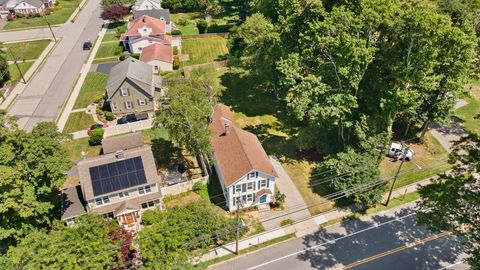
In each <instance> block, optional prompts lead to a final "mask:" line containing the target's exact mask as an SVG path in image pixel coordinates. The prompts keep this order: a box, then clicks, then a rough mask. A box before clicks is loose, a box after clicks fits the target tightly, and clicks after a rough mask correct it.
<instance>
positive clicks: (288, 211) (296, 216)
mask: <svg viewBox="0 0 480 270" xmlns="http://www.w3.org/2000/svg"><path fill="white" fill-rule="evenodd" d="M270 162H271V163H272V165H273V168H274V169H275V171H276V172H277V174H278V178H277V180H276V182H275V185H276V186H277V188H278V190H279V191H280V192H281V193H283V194H285V196H286V197H285V209H284V210H282V211H272V210H270V209H260V216H261V219H262V220H264V221H262V224H263V226H264V227H265V229H267V230H270V229H274V228H277V227H279V222H280V221H281V220H286V219H289V218H290V219H292V220H294V221H299V220H302V219H307V218H310V217H311V215H310V212H309V211H308V209H307V204H306V203H305V201H304V200H303V198H302V195H300V192H298V190H297V188H296V187H295V184H294V183H293V182H292V179H290V176H288V174H287V172H286V171H285V170H284V169H283V167H282V164H280V162H279V161H278V160H276V159H275V158H274V157H270Z"/></svg>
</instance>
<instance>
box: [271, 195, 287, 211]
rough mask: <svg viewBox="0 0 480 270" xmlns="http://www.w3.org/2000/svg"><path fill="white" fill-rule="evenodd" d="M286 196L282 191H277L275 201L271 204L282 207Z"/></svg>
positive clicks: (273, 206)
mask: <svg viewBox="0 0 480 270" xmlns="http://www.w3.org/2000/svg"><path fill="white" fill-rule="evenodd" d="M286 197H287V196H286V195H285V194H283V193H280V191H277V192H275V196H274V197H273V201H272V202H271V203H270V206H271V207H272V208H280V207H282V206H283V203H284V202H285V198H286Z"/></svg>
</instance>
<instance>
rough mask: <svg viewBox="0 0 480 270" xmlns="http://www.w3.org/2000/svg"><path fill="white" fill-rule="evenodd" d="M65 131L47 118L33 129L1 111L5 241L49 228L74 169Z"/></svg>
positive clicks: (0, 234) (0, 231) (0, 214)
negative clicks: (67, 177) (25, 128)
mask: <svg viewBox="0 0 480 270" xmlns="http://www.w3.org/2000/svg"><path fill="white" fill-rule="evenodd" d="M65 139H66V137H65V135H63V134H61V133H59V132H57V127H56V126H55V124H54V123H51V122H48V123H47V122H43V123H40V124H38V125H37V126H36V127H34V128H33V130H32V132H31V133H27V132H25V131H23V130H20V129H18V127H17V125H16V121H15V120H14V119H13V118H12V117H9V116H8V115H7V113H6V112H5V111H1V112H0V156H1V157H2V158H1V159H0V190H2V192H1V193H2V196H1V197H0V240H1V241H2V242H3V244H4V245H8V244H12V243H14V242H15V239H19V238H20V237H22V236H24V235H26V234H28V233H29V232H31V231H32V230H34V229H39V228H49V227H50V226H51V224H52V220H54V218H55V217H56V216H57V213H58V211H59V209H56V208H55V206H58V205H60V203H59V202H60V196H59V192H58V190H59V189H60V188H61V186H62V185H63V182H64V180H65V173H64V172H65V171H67V170H68V169H70V167H71V163H70V161H69V159H68V155H67V153H66V152H65V150H64V149H63V148H62V146H61V144H60V143H61V142H62V141H63V140H65Z"/></svg>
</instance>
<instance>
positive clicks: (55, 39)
mask: <svg viewBox="0 0 480 270" xmlns="http://www.w3.org/2000/svg"><path fill="white" fill-rule="evenodd" d="M43 18H44V19H45V21H46V22H47V24H48V28H50V32H51V33H52V36H53V40H54V41H55V42H57V38H56V37H55V34H54V33H53V30H52V26H51V25H50V22H49V21H48V19H47V16H45V14H43Z"/></svg>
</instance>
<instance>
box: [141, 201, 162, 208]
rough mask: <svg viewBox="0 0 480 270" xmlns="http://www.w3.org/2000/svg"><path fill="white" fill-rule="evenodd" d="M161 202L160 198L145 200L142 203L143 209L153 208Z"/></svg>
mask: <svg viewBox="0 0 480 270" xmlns="http://www.w3.org/2000/svg"><path fill="white" fill-rule="evenodd" d="M159 203H160V200H154V201H149V202H144V203H142V208H143V209H148V208H152V207H154V206H156V205H158V204H159Z"/></svg>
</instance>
